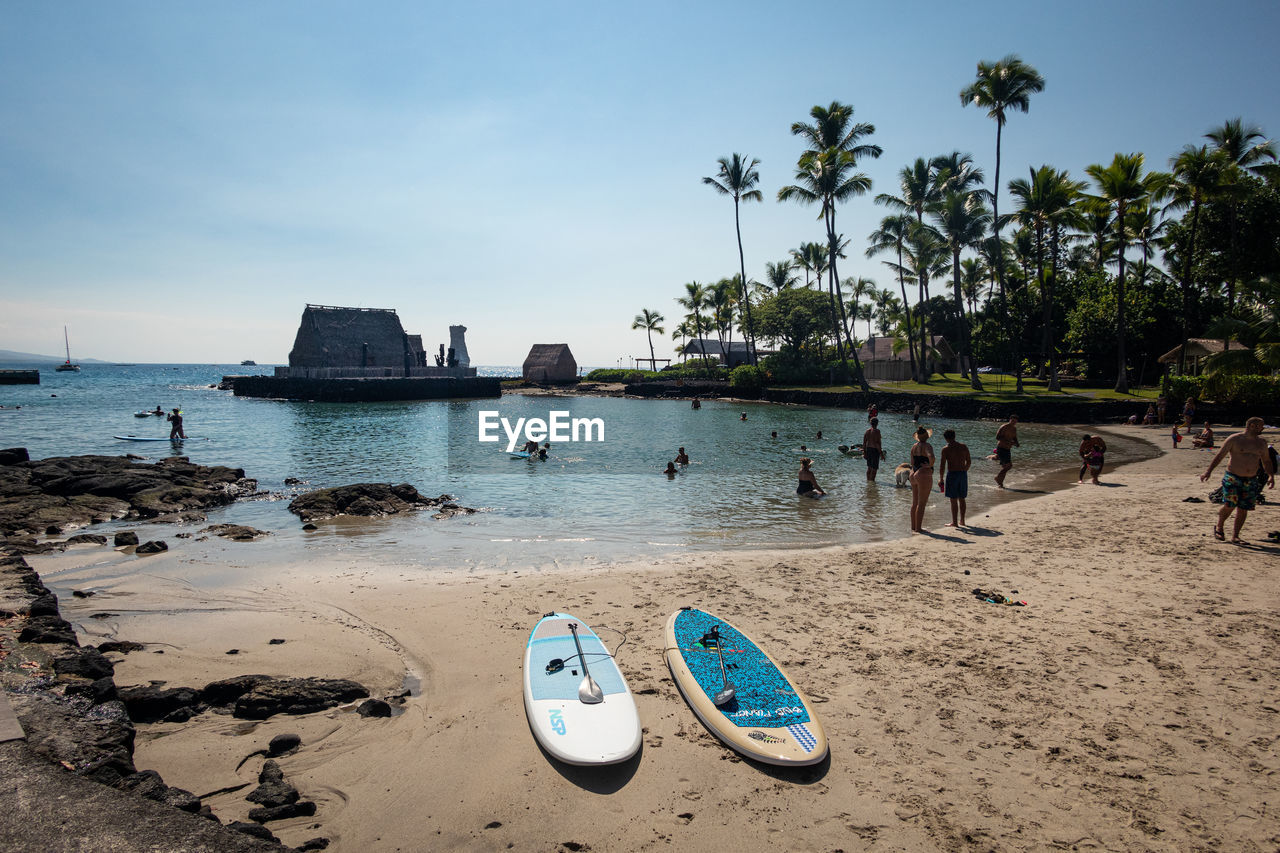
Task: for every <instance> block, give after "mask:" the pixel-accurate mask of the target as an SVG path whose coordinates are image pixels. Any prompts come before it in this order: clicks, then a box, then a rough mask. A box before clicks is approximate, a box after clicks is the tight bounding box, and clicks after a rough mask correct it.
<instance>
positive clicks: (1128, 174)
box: [1085, 154, 1168, 394]
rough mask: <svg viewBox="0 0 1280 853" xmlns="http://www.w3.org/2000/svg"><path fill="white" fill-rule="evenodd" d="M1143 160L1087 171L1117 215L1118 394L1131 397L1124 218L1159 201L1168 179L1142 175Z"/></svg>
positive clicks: (1121, 159)
mask: <svg viewBox="0 0 1280 853" xmlns="http://www.w3.org/2000/svg"><path fill="white" fill-rule="evenodd" d="M1143 162H1144V158H1143V156H1142V155H1141V154H1116V156H1115V157H1114V158H1113V159H1112V161H1111V165H1109V166H1104V165H1102V164H1101V163H1094V164H1093V165H1092V166H1089V167H1087V168H1086V169H1085V171H1086V172H1088V173H1089V177H1091V178H1093V180H1094V181H1095V182H1096V183H1097V185H1098V195H1097V196H1095V198H1099V199H1102V200H1103V201H1105V202H1106V203H1107V204H1108V206H1111V207H1112V208H1113V209H1114V211H1115V220H1114V222H1115V226H1116V229H1115V230H1116V234H1117V236H1118V238H1119V248H1118V249H1117V251H1116V263H1117V264H1118V265H1119V275H1118V276H1117V277H1116V342H1117V348H1116V349H1117V357H1118V359H1119V367H1118V371H1119V375H1118V376H1117V377H1116V393H1118V394H1128V393H1129V375H1128V370H1127V367H1126V359H1125V352H1124V345H1125V325H1124V302H1125V292H1124V252H1125V249H1126V248H1128V239H1127V235H1126V233H1125V227H1124V225H1125V214H1126V213H1127V212H1128V211H1129V208H1130V207H1132V206H1134V205H1141V204H1146V203H1148V202H1149V201H1152V200H1154V199H1155V198H1158V197H1159V196H1160V195H1161V193H1162V192H1163V188H1164V187H1165V186H1166V185H1167V183H1168V176H1167V175H1164V174H1162V173H1160V172H1150V173H1147V174H1143V171H1142V170H1143Z"/></svg>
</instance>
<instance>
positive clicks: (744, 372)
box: [729, 364, 765, 391]
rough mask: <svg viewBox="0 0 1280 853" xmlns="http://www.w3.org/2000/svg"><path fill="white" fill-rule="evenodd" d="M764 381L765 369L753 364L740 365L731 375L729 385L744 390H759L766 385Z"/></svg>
mask: <svg viewBox="0 0 1280 853" xmlns="http://www.w3.org/2000/svg"><path fill="white" fill-rule="evenodd" d="M764 382H765V373H764V370H762V369H761V368H759V367H756V366H754V365H751V364H742V365H739V366H738V367H735V368H734V369H733V373H731V374H730V375H729V387H730V388H738V389H741V390H743V391H759V390H760V389H761V388H763V387H764Z"/></svg>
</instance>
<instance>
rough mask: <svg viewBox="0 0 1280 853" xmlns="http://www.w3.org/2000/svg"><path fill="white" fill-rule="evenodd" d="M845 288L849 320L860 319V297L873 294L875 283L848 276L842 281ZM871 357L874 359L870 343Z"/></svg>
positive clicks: (873, 346)
mask: <svg viewBox="0 0 1280 853" xmlns="http://www.w3.org/2000/svg"><path fill="white" fill-rule="evenodd" d="M844 283H845V286H846V287H848V288H849V303H848V308H849V317H850V318H851V320H857V319H859V318H860V315H859V312H858V308H859V306H860V304H861V302H862V297H864V296H867V295H869V294H872V293H875V287H876V283H875V282H874V281H872V280H871V279H869V278H857V279H855V278H854V277H853V276H849V277H848V278H846V279H845V280H844ZM871 357H872V358H875V344H874V342H873V343H872V348H871Z"/></svg>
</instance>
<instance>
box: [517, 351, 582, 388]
mask: <svg viewBox="0 0 1280 853" xmlns="http://www.w3.org/2000/svg"><path fill="white" fill-rule="evenodd" d="M577 378H578V362H577V361H575V360H574V358H573V353H571V352H569V345H568V344H534V345H533V346H532V347H531V348H530V349H529V355H528V356H526V357H525V360H524V381H525V382H574V381H576V380H577Z"/></svg>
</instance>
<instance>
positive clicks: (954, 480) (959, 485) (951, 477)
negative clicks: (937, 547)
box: [938, 429, 973, 527]
mask: <svg viewBox="0 0 1280 853" xmlns="http://www.w3.org/2000/svg"><path fill="white" fill-rule="evenodd" d="M942 437H943V438H945V439H946V440H947V445H946V447H944V448H942V453H941V454H939V456H938V487H939V488H941V489H942V490H943V494H945V495H946V496H947V497H948V498H950V499H951V523H950V524H948V525H947V527H964V508H965V507H964V501H965V498H967V497H968V496H969V466H970V465H971V464H973V460H972V458H971V457H970V456H969V448H968V447H967V446H966V445H963V444H961V443H960V442H958V441H956V431H955V430H953V429H949V430H944V431H943V433H942ZM948 467H950V468H951V470H950V471H948V470H947V468H948ZM957 514H958V517H959V520H958V521H957V520H956V519H957Z"/></svg>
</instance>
